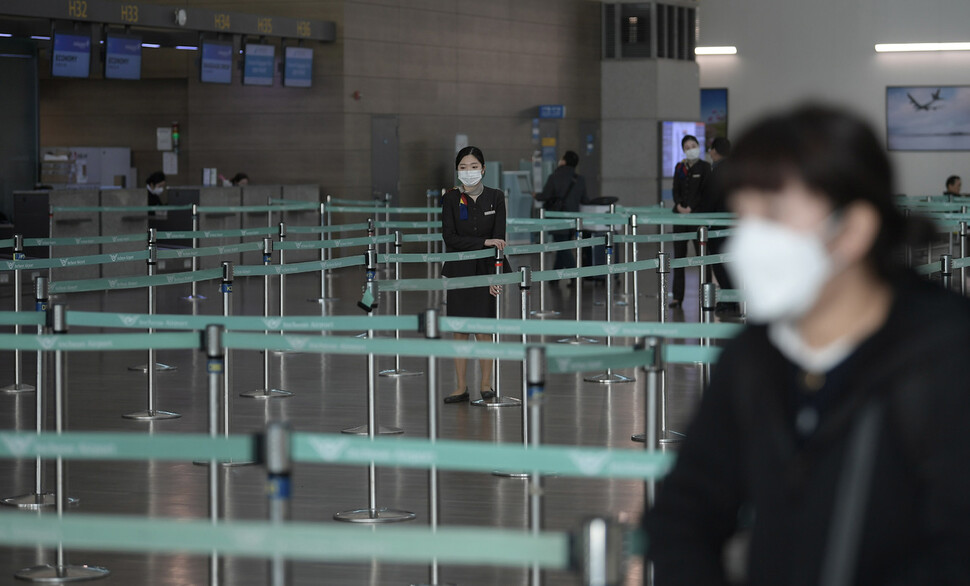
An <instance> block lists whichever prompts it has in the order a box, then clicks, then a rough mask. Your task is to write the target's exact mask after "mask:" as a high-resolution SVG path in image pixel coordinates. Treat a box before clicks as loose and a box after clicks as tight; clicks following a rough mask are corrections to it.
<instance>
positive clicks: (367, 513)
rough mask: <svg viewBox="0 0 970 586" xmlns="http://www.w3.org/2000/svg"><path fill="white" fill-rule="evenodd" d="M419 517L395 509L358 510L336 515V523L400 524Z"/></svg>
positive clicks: (334, 517)
mask: <svg viewBox="0 0 970 586" xmlns="http://www.w3.org/2000/svg"><path fill="white" fill-rule="evenodd" d="M416 516H417V515H415V514H414V513H412V512H410V511H398V510H395V509H386V508H380V509H357V510H354V511H343V512H341V513H334V516H333V519H334V521H343V522H344V523H399V522H401V521H410V520H412V519H414V518H415V517H416Z"/></svg>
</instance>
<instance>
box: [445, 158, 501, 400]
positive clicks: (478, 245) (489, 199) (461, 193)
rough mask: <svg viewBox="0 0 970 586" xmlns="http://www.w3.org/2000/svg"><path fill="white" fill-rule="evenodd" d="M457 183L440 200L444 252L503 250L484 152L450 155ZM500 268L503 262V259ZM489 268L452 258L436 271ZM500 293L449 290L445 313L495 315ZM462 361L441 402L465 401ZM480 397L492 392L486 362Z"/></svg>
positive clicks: (484, 262) (457, 273)
mask: <svg viewBox="0 0 970 586" xmlns="http://www.w3.org/2000/svg"><path fill="white" fill-rule="evenodd" d="M455 169H457V170H458V180H459V181H460V182H461V186H460V187H456V188H454V189H452V190H450V191H449V192H447V193H445V195H444V197H442V200H441V235H442V238H444V241H445V250H446V251H447V252H467V251H471V250H482V249H485V248H497V249H499V250H503V249H504V248H505V195H504V194H503V193H502V192H501V191H500V190H498V189H492V188H491V187H485V185H484V184H483V183H482V176H483V175H484V173H485V155H483V154H482V151H481V150H480V149H478V148H477V147H473V146H470V147H465V148H463V149H461V150H460V151H458V156H456V157H455ZM506 270H508V267H507V261H506ZM494 271H495V264H494V260H493V259H491V258H482V259H470V260H456V261H449V262H446V263H445V265H444V267H443V268H442V269H441V274H442V275H443V276H445V277H471V276H477V275H490V274H493V273H494ZM501 291H502V286H501V285H490V286H488V287H475V288H471V289H452V290H450V291H448V293H447V300H446V303H447V305H448V315H449V316H451V317H490V318H494V317H495V297H497V296H498V294H499V293H501ZM470 336H471V334H458V333H456V334H455V340H457V341H460V342H464V341H467V340H468V339H469V337H470ZM467 364H468V361H467V359H465V358H456V359H455V371H456V373H457V380H458V383H457V389H456V390H455V392H454V393H452V394H450V395H448V396H447V397H445V403H461V402H463V401H467V400H468V386H467V385H466V383H465V372H466V371H467ZM480 364H481V368H482V383H481V387H479V388H480V390H481V393H482V398H483V399H491V398H492V397H494V396H495V391H493V390H492V361H491V360H481V361H480Z"/></svg>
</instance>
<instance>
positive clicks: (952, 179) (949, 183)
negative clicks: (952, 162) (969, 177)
mask: <svg viewBox="0 0 970 586" xmlns="http://www.w3.org/2000/svg"><path fill="white" fill-rule="evenodd" d="M959 180H960V176H959V175H950V176H949V177H947V178H946V186H947V187H951V186H953V185H956V184H957V181H959Z"/></svg>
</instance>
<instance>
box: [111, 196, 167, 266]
mask: <svg viewBox="0 0 970 586" xmlns="http://www.w3.org/2000/svg"><path fill="white" fill-rule="evenodd" d="M146 205H148V196H147V195H146V192H145V190H144V189H111V190H104V191H102V192H101V206H102V207H133V206H146ZM163 213H164V212H163ZM154 219H157V220H163V219H166V218H165V216H159V215H156V216H155V217H154ZM148 220H149V216H148V212H136V211H132V212H101V234H102V235H105V236H117V235H120V234H144V235H145V239H144V240H141V241H138V242H119V243H105V244H102V245H101V253H102V254H111V253H115V252H128V251H131V250H145V248H146V247H147V245H148ZM146 270H147V269H146V267H145V262H144V261H132V262H119V263H107V264H103V265H101V276H102V277H129V276H142V275H145V274H147V273H146Z"/></svg>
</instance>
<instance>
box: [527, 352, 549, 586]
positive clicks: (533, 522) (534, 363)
mask: <svg viewBox="0 0 970 586" xmlns="http://www.w3.org/2000/svg"><path fill="white" fill-rule="evenodd" d="M525 361H526V376H527V379H528V386H529V390H528V393H527V395H528V396H529V398H528V401H529V443H530V445H531V446H532V447H533V448H538V447H539V446H541V445H542V404H543V403H544V398H543V395H544V393H545V388H546V349H545V348H543V347H542V346H530V347H529V348H527V349H526V354H525ZM542 497H543V489H542V474H541V473H540V472H539V471H538V470H533V471H532V473H531V476H530V477H529V531H530V533H532V535H534V536H538V535H539V534H540V533H541V532H542ZM530 574H531V582H530V584H531V585H532V586H539V585H540V584H542V569H541V568H540V567H539V565H538V564H533V565H532V569H531V572H530Z"/></svg>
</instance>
